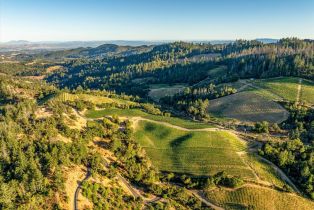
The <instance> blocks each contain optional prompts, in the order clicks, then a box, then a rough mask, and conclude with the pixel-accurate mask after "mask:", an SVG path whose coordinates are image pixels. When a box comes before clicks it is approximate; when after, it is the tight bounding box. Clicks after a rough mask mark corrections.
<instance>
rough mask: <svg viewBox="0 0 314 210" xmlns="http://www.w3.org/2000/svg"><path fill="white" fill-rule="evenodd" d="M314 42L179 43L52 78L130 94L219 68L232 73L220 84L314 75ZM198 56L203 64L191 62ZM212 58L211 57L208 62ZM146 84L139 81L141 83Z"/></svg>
mask: <svg viewBox="0 0 314 210" xmlns="http://www.w3.org/2000/svg"><path fill="white" fill-rule="evenodd" d="M313 53H314V42H313V41H311V40H299V39H296V38H291V39H282V40H280V41H279V42H277V43H271V44H263V43H262V42H258V41H245V40H238V41H235V42H233V43H230V44H219V45H211V44H191V43H184V42H175V43H171V44H164V45H160V46H156V47H154V48H152V50H151V51H149V52H145V53H140V54H135V55H130V56H117V57H113V58H112V57H110V58H104V59H97V60H89V61H84V60H80V59H79V60H74V61H69V62H67V63H66V64H64V66H65V69H66V70H65V71H61V72H56V73H54V74H52V75H50V76H49V77H48V79H47V80H48V81H49V82H53V83H56V84H58V85H59V86H60V87H68V88H71V89H72V88H77V87H78V86H80V85H81V86H83V87H84V88H92V89H114V90H116V91H118V92H127V93H129V94H145V91H143V90H142V91H141V89H145V88H147V86H145V85H147V82H149V84H152V83H167V84H173V83H178V82H181V83H182V82H184V83H189V84H193V83H197V82H199V81H201V80H203V79H205V78H207V77H208V75H207V72H208V71H209V70H210V69H213V68H215V67H216V66H217V65H226V66H227V71H226V72H225V74H223V75H222V76H221V77H220V78H212V79H215V80H216V81H220V82H221V81H225V82H227V81H234V80H236V79H238V78H267V77H275V76H300V77H304V78H312V79H313V77H314V60H313ZM195 56H198V57H197V62H194V61H193V60H192V59H191V58H193V57H194V58H195ZM204 57H206V59H204ZM141 78H142V79H147V78H148V80H147V82H146V81H145V80H142V81H143V82H142V83H137V82H134V81H135V79H137V80H138V79H141Z"/></svg>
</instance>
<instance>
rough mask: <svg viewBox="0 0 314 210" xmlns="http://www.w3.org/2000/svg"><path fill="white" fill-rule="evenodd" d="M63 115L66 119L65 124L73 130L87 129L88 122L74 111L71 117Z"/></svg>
mask: <svg viewBox="0 0 314 210" xmlns="http://www.w3.org/2000/svg"><path fill="white" fill-rule="evenodd" d="M63 115H64V116H65V117H66V122H65V123H66V124H67V125H68V126H69V127H70V128H71V129H78V130H82V129H83V128H84V127H86V123H87V120H86V119H85V118H83V117H82V116H80V115H79V114H78V113H77V112H76V111H75V110H74V109H73V110H72V114H71V116H69V115H68V114H65V113H63ZM73 118H74V119H73Z"/></svg>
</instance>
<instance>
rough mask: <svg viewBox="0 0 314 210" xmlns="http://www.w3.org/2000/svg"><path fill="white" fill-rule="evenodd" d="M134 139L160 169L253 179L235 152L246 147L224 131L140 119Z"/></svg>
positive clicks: (250, 172)
mask: <svg viewBox="0 0 314 210" xmlns="http://www.w3.org/2000/svg"><path fill="white" fill-rule="evenodd" d="M134 139H135V140H136V141H138V142H139V144H140V145H141V146H142V147H143V148H144V149H145V151H146V152H147V154H148V156H149V157H150V159H151V160H152V163H153V164H154V165H155V166H156V167H157V168H158V169H159V170H161V171H171V172H177V173H187V174H192V175H209V174H214V173H217V172H219V171H225V172H227V173H228V174H232V175H237V176H242V177H245V178H249V179H254V174H253V173H252V171H251V170H250V169H249V168H248V166H247V165H245V164H244V162H243V161H242V159H241V158H240V157H239V155H238V154H237V152H240V151H243V150H245V149H246V145H245V144H244V143H242V142H241V141H240V140H239V139H238V138H237V137H236V136H234V135H233V134H231V133H229V132H226V131H182V130H178V129H175V128H171V127H167V126H164V125H160V124H156V123H152V122H145V121H140V122H138V125H137V127H136V131H135V134H134Z"/></svg>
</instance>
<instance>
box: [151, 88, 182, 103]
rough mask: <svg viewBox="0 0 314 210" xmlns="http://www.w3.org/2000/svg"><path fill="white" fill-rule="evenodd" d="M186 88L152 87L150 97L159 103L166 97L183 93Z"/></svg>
mask: <svg viewBox="0 0 314 210" xmlns="http://www.w3.org/2000/svg"><path fill="white" fill-rule="evenodd" d="M185 87H187V86H186V85H185V84H178V85H162V84H161V85H151V88H150V91H149V93H148V96H149V97H150V98H151V99H153V100H154V101H159V100H160V99H161V98H163V97H166V96H173V95H175V94H176V93H179V92H181V91H182V90H183V89H184V88H185Z"/></svg>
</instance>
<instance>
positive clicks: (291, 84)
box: [253, 77, 299, 101]
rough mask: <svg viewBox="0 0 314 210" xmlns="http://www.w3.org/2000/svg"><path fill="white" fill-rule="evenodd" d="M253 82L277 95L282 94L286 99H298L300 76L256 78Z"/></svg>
mask: <svg viewBox="0 0 314 210" xmlns="http://www.w3.org/2000/svg"><path fill="white" fill-rule="evenodd" d="M253 84H254V85H257V86H259V87H261V88H262V89H264V90H267V91H269V92H271V93H273V94H275V95H277V96H280V97H281V98H283V99H284V100H289V101H296V100H297V94H298V85H299V78H295V77H280V78H273V79H262V80H255V81H254V82H253Z"/></svg>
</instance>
